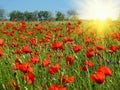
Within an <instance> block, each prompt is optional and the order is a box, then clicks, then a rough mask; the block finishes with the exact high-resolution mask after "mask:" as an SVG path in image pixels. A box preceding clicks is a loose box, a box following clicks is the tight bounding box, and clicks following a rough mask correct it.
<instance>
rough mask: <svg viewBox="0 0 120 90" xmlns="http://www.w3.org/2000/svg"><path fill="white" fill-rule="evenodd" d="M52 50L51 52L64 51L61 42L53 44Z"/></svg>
mask: <svg viewBox="0 0 120 90" xmlns="http://www.w3.org/2000/svg"><path fill="white" fill-rule="evenodd" d="M52 49H53V50H58V49H62V50H64V47H63V45H62V43H61V42H55V43H54V44H52Z"/></svg>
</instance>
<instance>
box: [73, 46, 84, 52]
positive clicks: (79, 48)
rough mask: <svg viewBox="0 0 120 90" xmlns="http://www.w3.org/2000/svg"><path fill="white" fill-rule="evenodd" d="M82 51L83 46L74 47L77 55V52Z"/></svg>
mask: <svg viewBox="0 0 120 90" xmlns="http://www.w3.org/2000/svg"><path fill="white" fill-rule="evenodd" d="M81 49H83V46H79V45H74V46H73V51H74V52H75V53H77V52H78V51H80V50H81Z"/></svg>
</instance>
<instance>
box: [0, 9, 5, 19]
mask: <svg viewBox="0 0 120 90" xmlns="http://www.w3.org/2000/svg"><path fill="white" fill-rule="evenodd" d="M2 19H5V10H4V9H0V20H2Z"/></svg>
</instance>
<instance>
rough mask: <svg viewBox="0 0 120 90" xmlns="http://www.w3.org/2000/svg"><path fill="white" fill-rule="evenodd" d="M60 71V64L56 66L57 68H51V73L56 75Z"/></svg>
mask: <svg viewBox="0 0 120 90" xmlns="http://www.w3.org/2000/svg"><path fill="white" fill-rule="evenodd" d="M59 69H60V64H56V65H55V66H50V68H49V73H50V74H55V73H57V72H58V71H59Z"/></svg>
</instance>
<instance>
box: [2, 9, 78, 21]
mask: <svg viewBox="0 0 120 90" xmlns="http://www.w3.org/2000/svg"><path fill="white" fill-rule="evenodd" d="M75 15H77V12H76V11H75V10H68V11H67V15H65V14H64V13H63V12H61V11H57V12H56V13H55V15H54V14H53V13H52V12H51V11H33V12H29V11H25V12H21V11H18V10H17V11H12V12H10V13H9V14H8V15H7V16H8V17H9V20H12V19H14V20H16V21H19V20H25V21H39V20H57V21H62V20H66V19H68V18H70V17H74V16H75ZM3 19H8V18H6V12H5V10H4V9H0V20H3Z"/></svg>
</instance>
